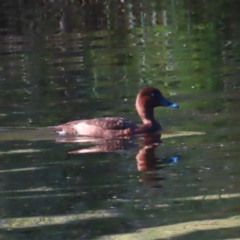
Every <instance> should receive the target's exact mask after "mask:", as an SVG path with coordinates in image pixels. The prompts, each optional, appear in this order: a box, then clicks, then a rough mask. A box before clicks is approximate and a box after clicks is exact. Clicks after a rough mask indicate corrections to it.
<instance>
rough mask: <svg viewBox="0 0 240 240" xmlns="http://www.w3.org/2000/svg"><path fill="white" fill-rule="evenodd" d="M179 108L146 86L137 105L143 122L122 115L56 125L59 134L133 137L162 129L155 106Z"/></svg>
mask: <svg viewBox="0 0 240 240" xmlns="http://www.w3.org/2000/svg"><path fill="white" fill-rule="evenodd" d="M159 106H162V107H169V108H179V106H178V104H176V103H171V102H170V101H169V100H167V99H166V98H165V97H164V96H163V95H162V93H161V91H160V90H159V89H157V88H155V87H145V88H143V89H142V90H140V92H139V93H138V94H137V98H136V102H135V107H136V110H137V113H138V115H139V117H140V118H141V120H142V122H143V124H142V125H138V124H136V123H134V122H132V121H130V120H127V119H125V118H122V117H102V118H94V119H87V120H75V121H71V122H67V123H64V124H61V125H58V126H54V127H53V128H54V132H55V133H57V134H58V135H61V136H63V135H74V136H87V137H96V138H118V137H131V136H134V135H141V134H148V133H154V132H159V131H161V125H160V124H159V123H158V122H157V120H156V119H155V117H154V108H155V107H159Z"/></svg>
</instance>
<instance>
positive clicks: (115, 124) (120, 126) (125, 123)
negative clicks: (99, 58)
mask: <svg viewBox="0 0 240 240" xmlns="http://www.w3.org/2000/svg"><path fill="white" fill-rule="evenodd" d="M83 121H84V123H85V124H88V125H92V126H96V127H100V128H102V129H106V130H124V129H127V128H135V127H137V125H136V124H135V123H134V122H132V121H129V120H127V119H125V118H121V117H104V118H94V119H89V120H83Z"/></svg>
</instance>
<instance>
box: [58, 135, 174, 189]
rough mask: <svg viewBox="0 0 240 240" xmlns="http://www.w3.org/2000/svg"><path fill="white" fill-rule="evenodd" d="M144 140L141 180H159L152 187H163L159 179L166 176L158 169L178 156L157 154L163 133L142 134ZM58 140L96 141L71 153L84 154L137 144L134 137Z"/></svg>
mask: <svg viewBox="0 0 240 240" xmlns="http://www.w3.org/2000/svg"><path fill="white" fill-rule="evenodd" d="M142 137H143V141H142V142H140V147H141V148H140V150H139V151H138V154H137V155H136V160H137V169H138V171H139V172H145V174H144V175H143V176H141V177H140V179H139V181H140V182H157V183H156V184H155V185H152V186H151V187H162V185H161V184H160V183H159V181H161V180H164V178H162V177H159V172H158V170H160V169H163V168H164V165H165V164H169V163H173V162H177V161H178V157H177V156H173V157H172V158H170V159H160V158H158V157H156V156H155V149H156V148H157V147H159V145H160V144H161V143H162V141H161V134H145V135H143V136H142ZM57 142H65V143H83V142H85V143H86V142H94V143H96V145H95V146H93V147H90V148H86V149H79V150H75V151H70V152H69V154H84V153H96V152H118V151H123V150H129V149H130V148H133V147H135V146H137V143H135V142H134V141H133V139H126V138H125V139H124V138H122V139H102V138H69V137H66V138H59V139H57Z"/></svg>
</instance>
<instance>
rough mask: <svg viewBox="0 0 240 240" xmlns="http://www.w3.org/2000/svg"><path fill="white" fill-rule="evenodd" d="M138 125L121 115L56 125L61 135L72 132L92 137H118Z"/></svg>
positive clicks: (56, 129)
mask: <svg viewBox="0 0 240 240" xmlns="http://www.w3.org/2000/svg"><path fill="white" fill-rule="evenodd" d="M135 128H137V125H136V124H135V123H133V122H131V121H129V120H127V119H124V118H120V117H105V118H94V119H89V120H76V121H72V122H68V123H65V124H62V125H59V126H56V127H54V129H55V131H56V132H57V133H59V134H61V135H65V134H71V135H80V136H92V137H107V138H108V137H109V138H111V137H117V136H123V135H128V134H130V132H131V130H132V129H135Z"/></svg>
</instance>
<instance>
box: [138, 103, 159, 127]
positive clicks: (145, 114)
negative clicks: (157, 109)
mask: <svg viewBox="0 0 240 240" xmlns="http://www.w3.org/2000/svg"><path fill="white" fill-rule="evenodd" d="M137 111H138V114H139V116H140V118H141V119H142V121H143V124H144V125H156V124H159V123H158V122H157V121H156V120H155V118H154V112H153V108H151V109H149V108H146V107H145V108H144V107H138V108H137Z"/></svg>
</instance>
